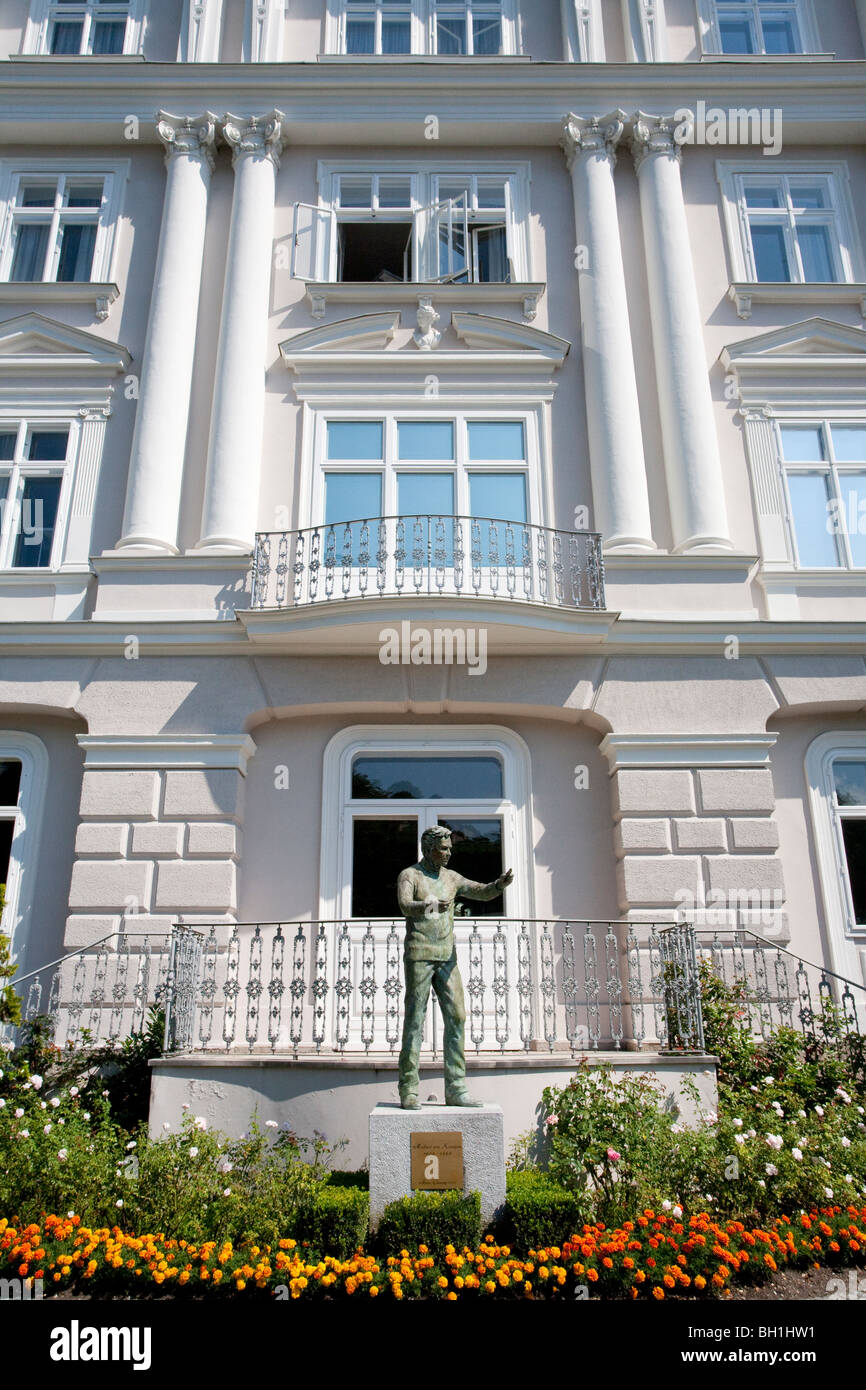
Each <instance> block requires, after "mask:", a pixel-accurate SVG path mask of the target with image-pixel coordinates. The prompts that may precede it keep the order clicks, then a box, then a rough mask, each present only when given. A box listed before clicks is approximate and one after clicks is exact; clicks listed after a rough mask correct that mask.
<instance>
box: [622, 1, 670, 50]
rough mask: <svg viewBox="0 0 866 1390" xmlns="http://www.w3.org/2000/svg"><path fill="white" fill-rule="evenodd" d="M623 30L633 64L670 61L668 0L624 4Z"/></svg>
mask: <svg viewBox="0 0 866 1390" xmlns="http://www.w3.org/2000/svg"><path fill="white" fill-rule="evenodd" d="M622 27H623V33H624V35H625V52H626V58H627V59H628V61H629V62H630V63H664V62H666V61H667V57H668V45H667V21H666V18H665V7H664V0H622Z"/></svg>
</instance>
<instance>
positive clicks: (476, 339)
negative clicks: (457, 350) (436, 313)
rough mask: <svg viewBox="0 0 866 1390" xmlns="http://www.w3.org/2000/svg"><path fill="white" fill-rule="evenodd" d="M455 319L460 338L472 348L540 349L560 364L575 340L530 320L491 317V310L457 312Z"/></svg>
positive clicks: (532, 350)
mask: <svg viewBox="0 0 866 1390" xmlns="http://www.w3.org/2000/svg"><path fill="white" fill-rule="evenodd" d="M451 323H452V325H453V327H454V331H455V332H456V334H457V336H458V338H460V339H461V340H462V341H463V342H464V343H465V344H466V346H467V347H468V348H479V349H482V350H486V351H488V352H490V351H494V352H533V353H540V354H541V355H542V356H544V357H547V358H549V359H550V360H551V361H552V362H554V363H556V365H557V366H560V365H561V364H562V363H563V362H564V361H565V359H566V357H567V356H568V353H569V351H570V349H571V343H569V342H568V341H567V340H566V339H565V338H557V337H555V336H554V334H552V333H543V332H542V331H541V329H540V328H533V327H532V326H531V325H530V324H527V323H515V322H514V321H513V320H512V319H500V318H491V317H490V315H489V314H464V313H457V312H455V313H453V314H452V315H451Z"/></svg>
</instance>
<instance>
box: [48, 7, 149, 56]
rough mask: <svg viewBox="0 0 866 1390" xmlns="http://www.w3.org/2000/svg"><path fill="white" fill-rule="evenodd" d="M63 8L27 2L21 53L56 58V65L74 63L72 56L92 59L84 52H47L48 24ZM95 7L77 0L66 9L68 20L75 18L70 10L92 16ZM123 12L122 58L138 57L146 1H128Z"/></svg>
mask: <svg viewBox="0 0 866 1390" xmlns="http://www.w3.org/2000/svg"><path fill="white" fill-rule="evenodd" d="M65 8H66V6H59V5H57V4H56V3H54V0H31V5H30V16H29V18H28V21H27V27H26V29H25V31H24V41H23V44H22V48H21V52H22V53H33V54H48V55H50V56H53V57H56V58H57V60H58V62H68V63H72V62H74V61H75V59H76V57H79V58H82V57H92V56H93V55H92V54H89V53H86V52H85V53H79V54H74V53H65V54H53V55H51V50H50V47H49V43H50V38H51V25H52V22H53V20H54V19H55V18H56V17H57V16H56V12H57V11H58V10H59V9H65ZM97 8H98V6H97V4H96V3H95V0H79V3H77V4H76V5H75V6H72V5H70V6H69V9H70V10H72V11H73V13H72V14H70V16H69V18H70V19H72V18H78V15H77V14H75V13H74V11H75V10H77V9H82V10H85V11H87V12H88V13H89V15H92V13H93V12H94V11H96V10H97ZM127 11H128V12H127V19H126V34H125V36H124V42H123V56H128V55H130V54H140V53H141V51H142V44H143V42H144V30H145V23H146V0H129V5H128V7H127ZM112 17H113V16H112ZM87 29H88V24H86V25H85V33H86V32H87ZM97 56H100V55H97ZM119 56H121V55H119V54H106V55H105V57H106V58H107V59H108V58H112V57H119Z"/></svg>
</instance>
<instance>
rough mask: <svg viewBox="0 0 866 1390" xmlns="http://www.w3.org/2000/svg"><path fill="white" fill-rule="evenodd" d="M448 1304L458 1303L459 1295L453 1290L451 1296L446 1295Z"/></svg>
mask: <svg viewBox="0 0 866 1390" xmlns="http://www.w3.org/2000/svg"><path fill="white" fill-rule="evenodd" d="M446 1302H447V1303H456V1302H457V1295H456V1293H455V1292H454V1290H453V1289H452V1290H451V1292H450V1293H449V1294H446Z"/></svg>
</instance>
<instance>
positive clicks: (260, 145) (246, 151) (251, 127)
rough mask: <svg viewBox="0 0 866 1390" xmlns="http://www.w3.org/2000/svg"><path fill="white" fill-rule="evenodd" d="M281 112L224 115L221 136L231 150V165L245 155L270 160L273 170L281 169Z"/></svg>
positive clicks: (282, 117)
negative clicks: (258, 114)
mask: <svg viewBox="0 0 866 1390" xmlns="http://www.w3.org/2000/svg"><path fill="white" fill-rule="evenodd" d="M284 121H285V116H284V115H283V113H282V111H276V110H275V111H269V112H268V114H267V115H266V116H246V117H244V116H232V115H231V114H230V113H227V114H226V117H225V120H224V121H223V135H224V136H225V138H226V141H227V143H228V144H229V145H231V148H232V164H233V165H237V163H238V160H240V159H242V158H244V157H245V156H247V155H252V156H254V157H255V156H258V157H260V158H261V157H264V158H266V159H270V160H271V161H272V163H273V165H274V168H275V169H278V168H279V167H280V155H281V154H282V150H283V123H284Z"/></svg>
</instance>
